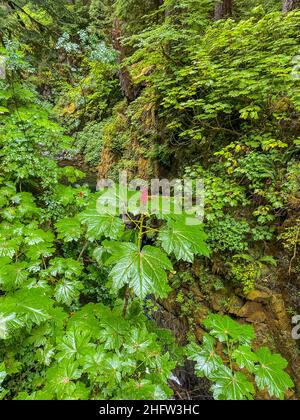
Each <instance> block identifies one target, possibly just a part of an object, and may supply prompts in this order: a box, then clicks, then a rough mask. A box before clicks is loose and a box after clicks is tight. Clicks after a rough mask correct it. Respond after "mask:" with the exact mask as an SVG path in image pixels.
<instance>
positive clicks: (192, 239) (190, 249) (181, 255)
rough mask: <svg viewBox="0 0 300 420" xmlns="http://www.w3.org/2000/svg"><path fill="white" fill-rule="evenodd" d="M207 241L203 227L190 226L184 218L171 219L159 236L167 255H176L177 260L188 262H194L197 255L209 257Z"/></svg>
mask: <svg viewBox="0 0 300 420" xmlns="http://www.w3.org/2000/svg"><path fill="white" fill-rule="evenodd" d="M206 239H207V236H206V234H205V233H204V232H203V227H202V225H195V226H190V225H188V224H187V219H186V218H184V217H182V218H179V219H178V218H177V219H175V220H172V219H169V220H168V224H167V226H165V227H164V228H163V229H162V230H161V231H160V233H159V236H158V240H159V241H161V244H162V247H163V249H164V250H165V251H166V252H167V254H169V255H170V254H172V253H174V255H175V257H176V259H177V260H183V261H187V262H193V261H194V257H195V255H205V256H207V257H208V256H209V250H208V248H207V246H206V244H205V240H206Z"/></svg>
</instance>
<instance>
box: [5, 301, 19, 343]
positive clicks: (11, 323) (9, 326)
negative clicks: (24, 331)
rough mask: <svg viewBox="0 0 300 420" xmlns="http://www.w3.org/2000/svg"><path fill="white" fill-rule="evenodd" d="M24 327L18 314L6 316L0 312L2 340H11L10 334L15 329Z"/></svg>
mask: <svg viewBox="0 0 300 420" xmlns="http://www.w3.org/2000/svg"><path fill="white" fill-rule="evenodd" d="M0 308H1V305H0ZM23 326H24V324H23V321H22V320H21V319H20V318H18V317H17V314H16V313H11V314H4V313H1V312H0V339H2V340H5V339H7V338H9V335H10V333H11V332H12V331H13V330H14V329H16V328H21V327H23Z"/></svg>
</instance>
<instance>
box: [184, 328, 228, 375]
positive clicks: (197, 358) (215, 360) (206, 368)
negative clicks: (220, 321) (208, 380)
mask: <svg viewBox="0 0 300 420" xmlns="http://www.w3.org/2000/svg"><path fill="white" fill-rule="evenodd" d="M215 343H216V341H215V340H214V338H212V337H210V336H209V335H205V336H204V337H203V345H202V346H201V347H199V346H198V345H197V344H195V343H192V344H190V345H189V346H188V347H187V355H188V358H189V359H190V360H193V361H194V362H196V366H195V369H196V373H197V375H198V376H200V377H204V376H205V377H209V375H211V374H212V373H213V372H215V371H216V370H218V369H220V367H222V366H223V361H222V359H221V357H220V356H219V355H218V354H217V352H216V350H215Z"/></svg>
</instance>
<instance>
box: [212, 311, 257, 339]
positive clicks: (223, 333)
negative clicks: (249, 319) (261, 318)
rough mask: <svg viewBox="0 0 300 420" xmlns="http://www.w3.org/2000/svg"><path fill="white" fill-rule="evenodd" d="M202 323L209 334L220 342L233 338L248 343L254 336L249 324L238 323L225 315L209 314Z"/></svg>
mask: <svg viewBox="0 0 300 420" xmlns="http://www.w3.org/2000/svg"><path fill="white" fill-rule="evenodd" d="M204 325H205V327H206V328H207V329H209V330H210V333H211V335H212V336H214V337H216V338H217V339H218V340H220V341H221V342H226V341H227V340H233V341H236V342H239V343H241V344H250V343H251V342H252V340H253V339H254V338H255V334H254V329H253V327H252V326H251V325H246V324H243V325H242V324H239V323H238V322H236V321H234V320H233V319H231V318H230V317H229V316H227V315H226V316H223V315H210V316H209V317H208V318H207V319H206V320H205V321H204Z"/></svg>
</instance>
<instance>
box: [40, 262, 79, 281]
mask: <svg viewBox="0 0 300 420" xmlns="http://www.w3.org/2000/svg"><path fill="white" fill-rule="evenodd" d="M82 269H83V267H82V264H81V263H80V262H78V261H75V260H73V259H72V258H54V259H53V260H51V261H50V268H49V270H48V271H49V273H50V274H51V275H52V276H54V277H56V276H58V275H63V276H64V277H66V278H68V279H72V278H73V277H79V276H80V274H81V272H82Z"/></svg>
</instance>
